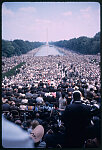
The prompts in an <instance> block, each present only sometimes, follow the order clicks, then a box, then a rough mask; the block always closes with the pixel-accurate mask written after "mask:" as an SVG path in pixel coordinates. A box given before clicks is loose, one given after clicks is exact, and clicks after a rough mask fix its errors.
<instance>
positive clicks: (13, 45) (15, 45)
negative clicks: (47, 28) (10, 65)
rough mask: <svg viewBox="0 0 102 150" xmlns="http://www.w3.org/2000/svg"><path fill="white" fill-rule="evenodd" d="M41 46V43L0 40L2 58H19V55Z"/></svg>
mask: <svg viewBox="0 0 102 150" xmlns="http://www.w3.org/2000/svg"><path fill="white" fill-rule="evenodd" d="M43 44H44V43H43V42H29V41H23V40H19V39H16V40H14V41H8V40H2V56H4V57H11V56H14V55H16V56H20V55H21V54H26V53H27V52H28V51H30V50H32V49H35V48H37V47H39V46H41V45H43Z"/></svg>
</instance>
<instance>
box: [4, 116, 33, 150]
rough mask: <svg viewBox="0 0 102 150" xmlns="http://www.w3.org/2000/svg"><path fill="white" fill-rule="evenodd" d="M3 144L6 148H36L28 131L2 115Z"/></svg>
mask: <svg viewBox="0 0 102 150" xmlns="http://www.w3.org/2000/svg"><path fill="white" fill-rule="evenodd" d="M2 146H3V147H4V148H34V142H33V140H32V139H31V138H30V136H29V134H28V132H26V131H24V130H23V129H22V128H21V127H20V126H18V125H16V124H14V123H12V122H10V121H8V120H6V119H5V118H4V117H2Z"/></svg>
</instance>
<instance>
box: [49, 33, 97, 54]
mask: <svg viewBox="0 0 102 150" xmlns="http://www.w3.org/2000/svg"><path fill="white" fill-rule="evenodd" d="M50 44H52V45H55V46H58V47H62V48H65V49H70V50H73V51H75V52H78V53H81V54H86V55H87V54H90V55H94V54H98V53H100V32H98V33H96V35H95V36H94V37H93V38H88V37H86V36H82V37H79V38H73V39H70V40H61V41H56V42H50Z"/></svg>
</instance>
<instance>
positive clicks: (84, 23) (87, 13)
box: [2, 2, 100, 41]
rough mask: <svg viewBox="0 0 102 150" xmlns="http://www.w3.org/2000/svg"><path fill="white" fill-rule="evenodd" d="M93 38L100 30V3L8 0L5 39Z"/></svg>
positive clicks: (5, 16)
mask: <svg viewBox="0 0 102 150" xmlns="http://www.w3.org/2000/svg"><path fill="white" fill-rule="evenodd" d="M47 30H48V41H58V40H69V39H71V38H75V37H76V38H77V37H80V36H87V37H93V36H94V35H95V34H96V33H97V32H99V31H100V4H99V3H98V2H4V3H3V4H2V39H5V40H14V39H22V40H28V41H47Z"/></svg>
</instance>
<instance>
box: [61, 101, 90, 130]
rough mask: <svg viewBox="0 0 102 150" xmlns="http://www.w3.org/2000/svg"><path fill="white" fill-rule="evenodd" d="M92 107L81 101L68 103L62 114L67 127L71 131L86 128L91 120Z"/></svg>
mask: <svg viewBox="0 0 102 150" xmlns="http://www.w3.org/2000/svg"><path fill="white" fill-rule="evenodd" d="M90 109H91V108H90V106H87V105H84V104H82V103H81V102H80V101H79V102H78V101H77V102H74V103H73V104H70V105H68V106H67V107H66V109H65V111H64V114H63V116H62V120H63V122H64V123H65V126H66V128H67V129H68V130H70V131H73V130H74V131H76V130H77V131H78V130H79V131H81V129H82V130H83V129H85V128H86V127H87V126H88V125H89V124H90V121H91V119H90V118H91V111H90Z"/></svg>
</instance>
